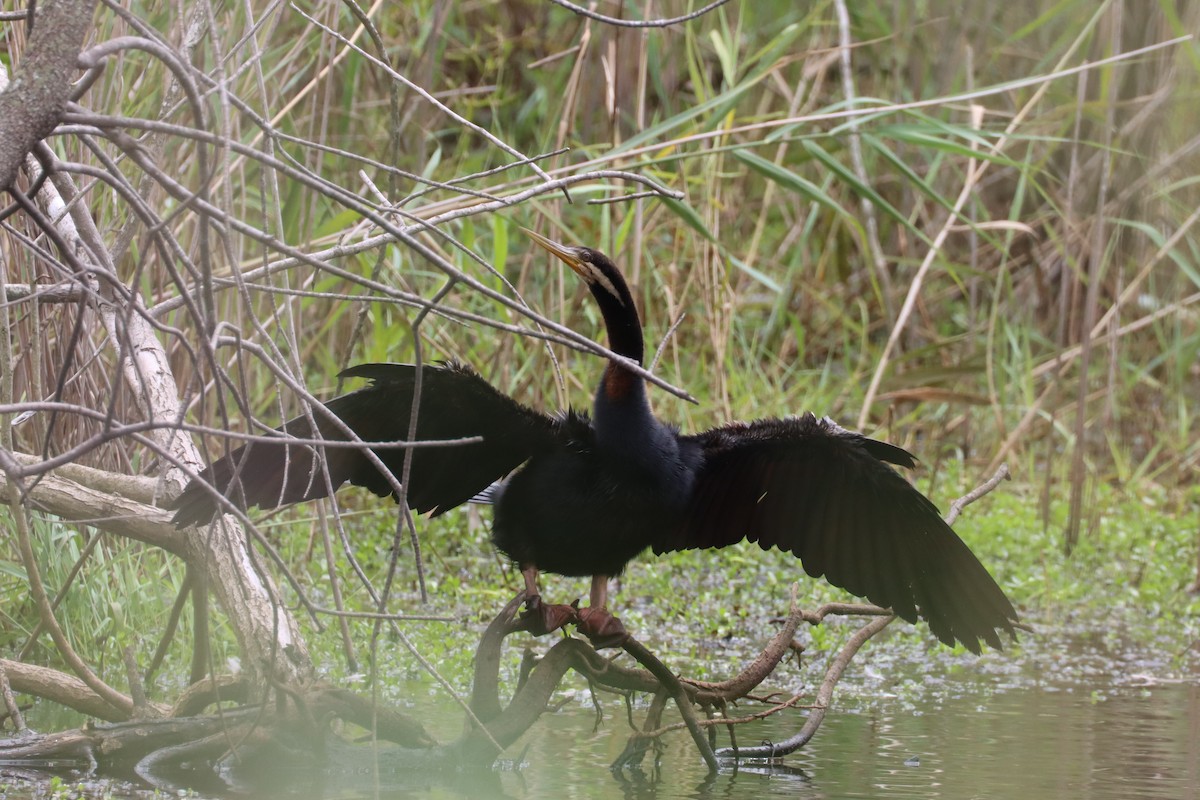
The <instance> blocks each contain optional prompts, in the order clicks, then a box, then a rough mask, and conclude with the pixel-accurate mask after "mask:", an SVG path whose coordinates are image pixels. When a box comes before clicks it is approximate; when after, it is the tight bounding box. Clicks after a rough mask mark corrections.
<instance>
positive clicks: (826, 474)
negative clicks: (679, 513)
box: [654, 414, 1017, 652]
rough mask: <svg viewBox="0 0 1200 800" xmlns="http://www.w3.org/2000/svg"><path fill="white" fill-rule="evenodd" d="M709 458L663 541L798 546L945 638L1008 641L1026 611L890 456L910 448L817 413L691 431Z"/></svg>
mask: <svg viewBox="0 0 1200 800" xmlns="http://www.w3.org/2000/svg"><path fill="white" fill-rule="evenodd" d="M681 444H682V446H683V447H684V448H686V449H692V450H693V451H694V450H695V449H698V450H699V453H700V467H699V469H698V472H697V475H696V482H695V485H694V488H693V490H692V492H691V500H690V502H689V504H688V507H687V509H686V511H685V514H684V519H683V522H682V524H681V525H680V526H679V527H678V528H676V529H674V530H671V531H668V532H665V533H664V535H663V536H661V537H660V539H659V541H657V542H655V544H654V549H655V551H656V552H660V553H661V552H666V551H670V550H685V549H691V548H709V547H725V546H727V545H732V544H736V543H737V542H739V541H741V540H743V539H747V540H749V541H752V542H757V543H758V544H759V545H760V546H761V547H762V548H763V549H768V548H771V547H777V548H779V549H781V550H787V551H790V552H792V553H793V554H795V555H796V556H797V557H799V558H800V560H801V562H802V564H803V565H804V569H805V571H807V572H808V574H809V575H811V576H813V577H821V576H824V577H825V578H826V580H828V581H829V582H830V583H832V584H834V585H835V586H839V587H841V588H843V589H846V590H847V591H849V592H851V593H852V594H855V595H859V596H862V597H867V598H869V599H870V600H871V601H872V602H874V603H876V604H878V605H880V606H883V607H885V608H887V607H890V608H891V609H892V610H894V611H895V612H896V613H897V614H898V615H899V616H901V617H903V618H904V619H907V620H909V621H910V622H915V621H916V619H917V617H918V616H919V617H921V618H924V619H925V620H926V621H927V622H928V623H929V627H930V630H931V631H932V632H933V633H934V635H936V636H937V637H938V638H939V639H941V640H942V641H944V642H947V643H953V642H954V641H955V640H958V641H960V642H962V643H963V644H964V645H966V646H967V648H969V649H970V650H972V651H973V652H979V646H980V641H981V640H982V641H983V642H986V643H987V644H989V645H991V646H993V647H996V648H999V647H1000V637H999V636H998V635H997V631H998V630H999V631H1005V632H1008V633H1010V634H1011V633H1012V632H1013V626H1014V624H1015V623H1016V620H1017V614H1016V612H1015V611H1014V610H1013V607H1012V604H1011V603H1009V601H1008V598H1007V597H1005V595H1004V592H1003V591H1002V590H1001V589H1000V587H999V586H997V585H996V582H995V581H994V580H993V579H992V577H991V575H989V574H988V572H987V570H986V569H985V568H984V566H983V565H982V564H980V563H979V560H978V559H977V558H976V557H975V555H974V554H973V553H972V552H971V551H970V550H969V549H968V548H967V546H966V545H965V544H964V543H963V542H962V540H961V539H959V538H958V536H957V535H956V534H955V533H954V531H953V530H951V529H950V526H948V525H947V524H946V523H945V522H944V521H943V520H942V518H941V515H940V514H939V513H938V510H937V508H936V507H935V506H934V505H933V503H931V502H930V501H929V500H928V499H927V498H926V497H925V496H924V495H922V494H921V493H920V492H919V491H917V489H915V488H914V487H913V486H912V485H911V484H909V483H908V481H906V480H905V479H904V478H903V477H902V476H901V475H900V474H899V473H898V472H896V470H894V469H893V468H892V467H890V466H888V463H885V462H890V463H892V464H897V465H902V466H912V465H913V463H914V459H913V457H912V456H911V455H909V454H908V453H907V452H905V451H904V450H902V449H900V448H898V447H895V446H893V445H890V444H887V443H885V442H879V441H875V440H873V439H868V438H866V437H864V436H861V435H859V434H857V433H852V432H850V431H847V430H844V429H843V428H840V427H838V426H837V425H836V424H834V423H833V422H832V421H830V420H828V419H820V420H819V419H817V418H815V417H814V416H813V415H811V414H805V415H803V416H801V417H791V418H787V419H781V420H762V421H758V422H752V423H735V424H732V425H726V426H722V427H720V428H715V429H713V430H710V431H707V432H706V433H702V434H699V435H697V436H686V437H681Z"/></svg>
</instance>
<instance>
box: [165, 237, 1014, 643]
mask: <svg viewBox="0 0 1200 800" xmlns="http://www.w3.org/2000/svg"><path fill="white" fill-rule="evenodd" d="M529 233H530V235H531V236H532V237H533V238H534V240H535V241H536V242H538V244H540V245H541V246H543V247H544V248H545V249H547V250H549V251H550V252H551V253H553V254H554V255H556V256H557V257H558V258H560V259H561V260H563V261H564V262H565V263H566V264H568V265H569V266H570V267H571V268H572V269H573V270H574V271H575V272H576V273H578V274H579V275H580V276H581V277H582V278H583V279H584V280H585V281H586V282H587V284H588V286H589V288H590V289H591V292H592V295H593V297H594V298H595V299H596V301H597V303H599V305H600V309H601V312H602V313H603V316H604V321H605V325H606V328H607V330H608V334H609V347H610V349H611V350H612V351H613V352H615V353H617V354H618V355H622V356H626V357H628V358H630V359H633V360H634V361H637V362H641V360H642V357H643V340H642V329H641V323H640V320H639V318H638V315H637V311H636V308H635V306H634V303H633V299H632V296H631V295H630V292H629V290H628V287H627V286H626V284H625V281H624V279H623V278H622V276H621V274H620V272H619V271H618V270H617V268H616V266H615V265H613V263H612V262H611V261H610V260H609V259H608V258H607V257H605V256H604V255H603V254H601V253H599V252H597V251H595V250H591V249H588V248H582V247H567V246H564V245H560V244H558V243H556V242H552V241H551V240H549V239H546V238H544V237H542V236H540V235H538V234H535V233H532V232H529ZM416 369H417V368H416V367H413V366H412V365H406V364H366V365H360V366H357V367H353V368H351V369H348V370H346V371H345V372H343V373H342V376H343V377H359V378H366V379H367V380H368V381H369V382H370V383H369V385H368V386H367V387H366V388H363V389H359V390H358V391H355V392H351V393H349V394H346V395H343V396H341V397H338V398H335V399H334V400H332V401H330V402H329V403H328V404H327V408H328V409H329V411H331V412H332V413H333V414H334V415H335V416H337V417H338V418H339V419H341V420H342V422H344V423H345V425H346V426H347V427H348V428H349V429H351V430H353V431H354V432H355V434H356V435H357V436H358V438H359V439H361V440H363V441H368V442H370V441H374V442H384V441H397V440H407V439H408V438H409V437H408V433H409V422H410V414H411V408H412V406H411V404H412V397H413V390H414V386H415V378H416ZM422 370H423V371H422V373H421V401H420V407H419V414H418V424H417V427H416V436H415V439H414V441H428V440H439V439H460V438H466V437H480V439H481V440H480V441H478V442H475V443H471V444H463V445H458V446H448V447H418V448H413V457H412V465H411V471H410V477H409V482H408V486H407V487H406V492H407V501H408V503H409V505H410V506H411V507H412V508H413V509H415V510H416V511H418V512H433V513H434V514H440V513H442V512H444V511H446V510H448V509H450V508H454V507H455V506H458V505H460V504H462V503H464V502H466V501H468V500H470V499H471V498H472V497H474V496H476V495H477V494H478V493H480V492H482V491H483V490H485V489H486V488H487V487H488V486H489V485H490V484H492V483H493V482H494V481H497V480H500V479H504V478H507V479H506V480H505V482H504V483H503V484H502V486H501V487H499V489H498V490H497V491H496V492H495V494H494V503H495V518H494V523H493V540H494V541H495V543H496V546H497V547H498V548H499V549H500V550H501V551H503V552H504V553H505V554H506V555H507V556H509V557H510V558H512V559H513V561H514V562H516V563H517V564H518V565H519V566H520V567H521V569H522V571H523V572H524V574H525V580H526V588H527V590H528V591H529V592H530V594H532V595H535V596H536V592H537V585H536V576H537V573H538V571H547V572H553V573H557V574H562V575H576V576H588V575H590V576H593V584H592V596H591V602H592V606H593V607H594V609H595V610H596V612H597V613H593V614H592V615H590V616H589V615H587V614H586V612H585V614H584V615H583V619H584V622H585V623H586V629H587V632H589V633H594V632H599V631H602V630H609V631H612V630H617V631H621V632H623V629H620V627H619V623H615V620H612V618H611V617H610V616H609V615H607V612H606V611H604V607H605V605H606V599H607V596H606V586H607V578H608V577H609V576H612V575H617V574H619V573H620V572H621V571H622V570H623V569H624V568H625V566H626V564H627V563H628V562H629V561H630V560H631V559H633V558H634V557H635V556H637V555H638V554H639V553H641V552H642V551H644V550H646V549H653V550H654V552H655V553H665V552H669V551H673V550H688V549H694V548H722V547H727V546H730V545H734V544H737V543H738V542H741V541H743V540H747V541H751V542H756V543H757V544H758V545H759V546H760V547H762V548H764V549H768V548H779V549H781V550H785V551H789V552H791V553H793V554H794V555H796V556H797V557H798V558H799V559H800V561H801V563H802V564H803V566H804V569H805V571H806V572H807V573H808V574H809V575H811V576H812V577H824V578H825V579H826V580H828V581H829V582H830V583H832V584H834V585H836V586H839V587H842V588H844V589H846V590H847V591H849V592H850V593H852V594H855V595H858V596H862V597H866V598H868V599H869V600H871V601H872V602H874V603H876V604H878V605H880V606H884V607H890V608H892V609H893V610H894V611H895V612H896V613H897V614H898V615H899V616H901V617H903V618H904V619H906V620H908V621H910V622H915V621H916V620H917V619H918V618H923V619H924V620H926V622H927V623H928V624H929V628H930V630H931V631H932V632H933V634H934V635H935V636H937V637H938V638H939V639H940V640H942V641H943V642H946V643H948V644H952V643H954V642H955V641H958V642H961V643H962V644H963V645H965V646H966V647H967V648H968V649H970V650H972V651H973V652H979V650H980V645H981V643H986V644H988V645H990V646H992V647H996V648H999V647H1000V646H1001V638H1000V634H1001V633H1006V634H1009V635H1012V634H1013V632H1014V628H1015V626H1016V624H1017V614H1016V612H1015V611H1014V609H1013V607H1012V605H1011V603H1009V601H1008V599H1007V598H1006V597H1005V595H1004V592H1003V591H1002V590H1001V589H1000V587H999V586H997V585H996V582H995V581H994V580H993V579H992V577H991V576H990V575H989V574H988V572H987V570H986V569H985V568H984V567H983V565H982V564H980V562H979V560H978V559H976V558H975V556H974V555H973V554H972V553H971V551H970V550H969V549H968V548H967V546H966V545H965V544H963V542H962V540H961V539H959V538H958V536H957V535H956V534H955V533H954V531H953V530H951V529H950V527H949V526H948V525H946V524H945V522H943V521H942V518H941V516H940V514H939V513H938V511H937V508H936V507H935V506H934V505H933V504H932V503H931V502H930V501H929V500H928V499H927V498H926V497H925V496H924V495H922V494H921V493H920V492H919V491H917V490H916V489H915V488H914V487H913V486H912V485H911V484H909V483H908V482H907V481H906V480H905V479H904V478H903V477H902V476H901V475H900V474H899V473H898V472H897V471H896V470H895V469H893V468H892V466H889V465H896V466H901V467H912V466H913V465H914V463H915V459H914V458H913V457H912V456H911V455H910V454H909V453H907V452H905V451H904V450H902V449H900V448H898V447H895V446H893V445H890V444H887V443H885V442H880V441H876V440H873V439H869V438H867V437H865V436H862V435H860V434H857V433H853V432H851V431H847V430H844V429H842V428H840V427H839V426H837V425H836V424H835V423H833V422H832V421H831V420H829V419H818V418H817V417H815V416H813V415H812V414H807V413H806V414H803V415H801V416H798V417H788V418H785V419H768V420H759V421H756V422H749V423H740V422H739V423H732V424H728V425H723V426H720V427H717V428H714V429H712V430H709V431H706V432H704V433H700V434H696V435H681V434H680V433H679V432H678V431H677V430H676V429H675V428H673V427H670V426H668V425H666V424H664V423H662V422H661V421H659V420H658V419H656V418H655V417H654V415H653V414H652V413H651V410H650V405H649V402H648V398H647V396H646V384H645V381H644V380H643V379H642V378H641V377H640V376H639V375H637V374H636V373H634V372H633V371H631V370H629V369H628V368H626V367H625V366H623V365H622V364H621V363H620V362H618V361H615V360H610V361H609V362H608V364H607V365H606V367H605V369H604V374H603V377H602V379H601V382H600V386H599V388H598V389H597V392H596V397H595V403H594V406H593V414H592V416H591V417H590V418H589V417H588V416H587V415H584V414H581V413H577V412H573V411H568V412H566V413H565V414H561V415H558V416H548V415H546V414H543V413H541V412H538V411H534V410H532V409H530V408H527V407H525V406H523V405H521V404H520V403H517V402H516V401H514V400H512V399H511V398H509V397H507V396H505V395H503V394H501V393H500V392H498V391H497V390H496V389H494V388H493V387H492V386H491V385H489V384H488V383H487V382H486V381H485V380H483V378H481V377H480V376H479V375H477V374H476V373H474V372H473V371H471V370H470V369H468V368H466V367H463V366H460V365H457V364H438V365H427V366H425V367H423V368H422ZM314 418H315V419H316V423H317V431H316V432H314V431H313V430H312V428H311V426H310V424H309V423H308V422H307V420H306V419H305V418H298V419H295V420H292V421H290V422H288V423H287V424H286V425H284V426H283V429H282V430H283V431H284V432H285V433H286V434H288V435H289V436H291V437H296V438H301V439H314V438H317V439H332V440H345V439H346V438H347V437H346V436H345V435H344V433H342V431H341V430H340V429H339V427H338V426H336V425H334V424H333V423H332V422H331V421H329V420H328V419H326V418H325V417H324V416H323V415H319V414H317V415H314ZM320 451H321V452H323V453H324V458H325V465H326V468H327V470H328V479H329V482H328V484H327V483H326V479H325V475H324V474H322V472H321V471H320V470H319V469H314V466H315V465H318V464H319V462H318V461H317V460H316V459H315V455H316V453H317V452H318V450H317V449H316V448H313V447H310V446H306V445H299V444H288V443H287V439H286V438H283V437H281V439H280V441H279V443H263V442H255V443H252V444H249V445H247V446H245V447H242V448H239V449H238V450H235V451H233V452H232V453H230V454H229V455H228V456H226V457H225V458H222V459H220V460H218V461H216V462H215V463H214V464H213V465H212V467H210V468H209V469H208V470H206V471H205V472H204V473H203V474H202V475H201V476H200V480H198V481H194V482H193V483H192V484H190V485H189V486H188V487H187V489H185V490H184V492H183V494H182V495H180V497H179V498H178V500H177V501H176V508H177V509H178V511H177V513H176V515H175V521H176V523H177V524H180V525H186V524H195V523H203V522H208V521H209V520H211V519H212V518H213V517H214V515H215V514H216V513H217V510H218V504H217V501H216V499H215V493H214V489H215V490H216V491H217V492H219V493H221V494H224V495H225V496H226V497H227V498H228V501H229V502H230V503H232V504H233V505H234V506H237V507H238V508H243V509H244V508H247V507H249V506H260V507H268V508H269V507H275V506H279V505H283V504H286V503H292V502H297V501H300V500H309V499H313V498H317V497H323V496H326V495H327V494H328V487H330V486H331V487H332V488H333V489H334V490H336V489H337V488H338V487H339V486H341V485H342V484H343V483H347V482H349V483H352V484H356V485H359V486H365V487H366V488H368V489H370V490H371V491H373V492H375V493H376V494H379V495H387V494H391V493H392V484H391V482H389V481H388V480H386V479H385V477H384V476H383V475H382V474H381V473H380V472H379V470H378V469H377V468H376V466H375V465H374V464H373V463H372V462H371V461H370V459H369V458H368V457H367V456H366V454H365V453H364V451H363V449H362V448H352V447H337V448H321V449H320ZM375 452H376V455H377V456H378V457H379V460H380V461H381V462H382V463H383V465H384V466H385V467H386V468H387V469H388V470H389V471H391V472H392V473H393V474H394V475H396V476H399V475H400V474H401V468H402V465H403V461H404V453H405V451H404V450H403V449H400V448H379V449H377V450H376V451H375ZM554 608H558V609H564V608H565V607H561V606H559V607H554ZM572 613H573V612H571V611H570V610H569V609H567V610H565V611H562V612H561V613H559V615H558V616H554V615H550V616H548V617H547V620H549V619H554V620H556V621H555V622H548V623H547V624H546V625H545V626H544V627H554V626H556V625H557V624H561V621H562V620H563V619H566V618H569V617H571V614H572ZM601 616H603V617H604V618H606V619H607V620H609V621H611V622H612V623H615V624H616V626H617V627H616V628H611V627H609V628H605V624H606V623H605V622H600V621H598V620H599V619H600V617H601ZM533 627H534V628H538V627H539V626H538V625H534V626H533ZM581 627H584V625H583V624H581ZM617 638H618V639H619V638H620V637H619V636H618V637H617Z"/></svg>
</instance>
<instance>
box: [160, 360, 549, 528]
mask: <svg viewBox="0 0 1200 800" xmlns="http://www.w3.org/2000/svg"><path fill="white" fill-rule="evenodd" d="M341 376H342V377H347V378H366V379H368V380H369V381H370V382H371V383H370V385H369V386H367V387H366V388H363V389H359V390H357V391H354V392H350V393H349V394H345V395H342V396H341V397H337V398H335V399H333V400H331V401H329V402H328V403H327V404H326V407H327V408H328V409H329V410H330V411H331V412H333V414H334V415H336V416H337V417H338V418H339V419H341V420H342V421H343V422H344V423H345V424H346V425H347V426H348V427H349V428H350V429H351V430H353V431H354V433H355V434H356V435H357V436H358V438H359V439H360V440H362V441H364V442H391V441H418V442H424V441H434V440H446V439H462V438H468V437H482V441H480V442H476V443H472V444H463V445H456V446H439V447H414V448H412V451H413V458H412V467H411V472H410V480H409V483H408V487H407V500H408V504H409V506H411V507H412V508H413V509H415V510H416V511H418V512H425V511H434V512H439V513H440V512H441V511H445V510H447V509H450V508H453V507H455V506H457V505H460V504H462V503H464V502H466V501H467V500H469V499H470V498H471V497H472V496H473V495H475V494H476V493H477V492H480V491H482V490H483V489H484V488H486V487H487V486H488V485H489V484H490V483H491V482H492V481H494V480H496V479H498V478H501V477H503V476H504V475H505V474H507V473H508V472H510V471H512V470H513V469H515V468H516V467H518V466H520V465H521V464H522V463H523V462H524V461H525V460H526V459H528V458H529V457H530V456H531V455H533V454H534V453H537V452H541V451H543V450H545V449H547V448H550V447H553V446H555V441H556V439H555V431H556V427H557V424H558V423H557V422H556V421H555V420H553V419H552V418H550V417H548V416H546V415H544V414H540V413H538V412H536V411H533V410H531V409H529V408H526V407H525V406H522V405H520V404H519V403H517V402H515V401H514V400H512V399H511V398H509V397H507V396H505V395H504V394H502V393H500V392H498V391H496V389H494V388H493V387H492V386H491V385H490V384H488V383H487V381H485V380H484V379H483V378H481V377H479V375H477V374H475V373H474V372H472V371H471V370H469V369H467V368H465V367H462V366H458V365H455V364H447V365H437V366H426V367H424V368H423V369H422V372H421V402H420V406H419V409H418V421H417V429H416V436H415V437H410V436H409V419H410V412H411V410H412V398H413V393H414V388H415V380H416V376H417V369H416V367H414V366H413V365H411V364H361V365H359V366H356V367H351V368H350V369H348V370H346V371H344V372H343V373H342V375H341ZM313 418H314V420H315V421H316V424H317V433H316V434H314V433H313V431H312V427H311V425H310V424H309V422H308V420H307V418H305V417H297V418H296V419H293V420H291V421H289V422H288V423H286V424H285V425H284V426H283V427H282V428H281V429H280V430H282V431H283V432H285V433H286V434H288V435H289V436H290V437H293V438H298V439H326V440H334V441H343V442H344V441H347V440H348V437H347V436H346V435H345V434H344V433H343V432H342V431H341V430H339V428H338V426H336V425H335V424H334V423H333V422H331V421H330V420H329V419H327V418H326V417H325V415H323V414H321V413H318V412H314V414H313ZM322 450H323V452H324V456H325V464H326V466H327V469H328V473H329V483H328V484H327V483H326V480H325V475H324V473H323V472H322V470H321V469H320V468H319V467H320V461H319V460H318V459H316V458H315V456H316V452H317V449H316V448H313V447H310V446H306V445H300V444H291V445H289V444H287V440H286V438H281V439H280V442H279V444H274V443H270V444H267V443H263V442H254V443H251V444H249V445H246V446H245V447H241V448H238V449H237V450H234V451H233V452H231V453H230V454H229V455H228V456H226V457H224V458H221V459H219V460H217V461H215V462H214V463H213V465H212V466H211V467H209V468H208V469H207V470H205V471H204V472H203V473H202V474H201V475H200V480H198V481H193V482H192V483H191V484H190V485H189V486H188V487H187V488H186V489H185V490H184V491H183V493H182V494H181V495H180V496H179V497H178V498H177V499H176V501H175V504H174V507H175V508H176V509H177V511H176V514H175V523H176V524H177V525H189V524H195V523H202V522H208V521H210V520H211V519H212V518H213V516H214V514H215V513H216V509H217V504H216V501H215V500H214V498H213V495H212V492H211V490H210V489H209V485H211V486H213V487H215V488H216V489H217V490H218V491H220V492H221V493H223V494H225V496H226V497H228V498H229V499H230V500H231V501H232V502H233V503H234V505H236V506H238V507H240V508H243V509H244V508H247V507H249V506H261V507H264V508H274V507H276V506H281V505H286V504H288V503H295V502H299V501H301V500H312V499H314V498H318V497H325V496H327V495H328V494H329V491H328V488H327V486H332V488H333V489H334V490H336V489H337V488H338V487H339V486H340V485H341V484H343V483H345V482H347V481H349V482H350V483H353V484H355V485H357V486H364V487H366V488H367V489H370V490H371V491H372V492H374V493H376V494H378V495H381V496H383V495H388V494H394V492H393V490H392V484H391V482H390V481H389V480H388V479H387V478H386V477H385V476H384V475H383V474H381V473H380V472H379V470H378V469H377V468H376V467H375V465H374V464H372V463H371V461H370V459H368V457H367V456H366V454H365V453H364V451H363V449H360V448H353V447H328V448H322ZM375 453H376V455H377V456H378V457H379V460H380V461H382V462H383V464H384V465H385V466H386V467H387V468H388V470H389V471H391V472H392V474H393V475H395V476H396V477H397V479H398V478H399V477H400V475H401V473H402V471H403V465H404V453H405V450H404V449H401V448H382V447H381V448H378V449H377V450H376V451H375Z"/></svg>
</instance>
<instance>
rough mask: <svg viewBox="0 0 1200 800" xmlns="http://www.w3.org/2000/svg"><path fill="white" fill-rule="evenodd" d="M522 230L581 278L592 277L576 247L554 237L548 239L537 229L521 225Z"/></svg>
mask: <svg viewBox="0 0 1200 800" xmlns="http://www.w3.org/2000/svg"><path fill="white" fill-rule="evenodd" d="M521 230H522V231H524V233H525V235H526V236H528V237H529V238H530V239H533V241H535V242H536V243H537V244H539V245H541V247H542V249H543V250H546V251H548V252H550V253H552V254H553V255H555V256H557V257H558V258H559V259H560V260H561V261H562V262H563V263H564V264H566V265H567V266H568V267H570V268H571V269H573V270H574V271H575V272H576V273H577V274H578V275H579V276H580V277H581V278H584V279H585V280H586V279H590V277H591V275H590V273H589V271H588V269H587V267H586V266H585V265H584V262H583V259H581V258H580V257H579V256H578V255H577V254H576V252H575V248H573V247H567V246H566V245H562V244H559V243H558V242H556V241H554V240H553V239H547V238H546V237H545V236H542V235H541V234H540V233H538V232H537V231H531V230H529V228H526V227H524V226H521Z"/></svg>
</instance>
